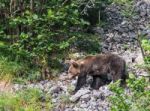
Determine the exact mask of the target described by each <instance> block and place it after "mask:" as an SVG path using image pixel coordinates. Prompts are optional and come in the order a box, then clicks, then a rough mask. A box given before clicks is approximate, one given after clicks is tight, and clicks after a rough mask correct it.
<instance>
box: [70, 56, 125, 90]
mask: <svg viewBox="0 0 150 111" xmlns="http://www.w3.org/2000/svg"><path fill="white" fill-rule="evenodd" d="M86 75H90V76H93V83H94V82H95V81H96V80H97V81H96V83H95V84H98V83H97V82H99V81H100V80H101V81H102V80H104V78H105V79H106V81H107V80H113V81H116V80H119V79H121V80H122V83H123V82H124V81H125V79H126V77H127V74H126V63H125V61H124V60H123V59H122V58H121V57H119V56H118V55H115V54H100V55H96V56H87V57H85V58H84V59H80V60H77V61H73V60H72V61H71V62H70V67H69V70H68V76H69V78H70V79H72V78H74V77H76V76H78V83H79V84H78V83H77V87H78V86H79V88H77V90H78V89H80V86H82V85H83V84H85V83H82V82H80V79H81V80H82V81H84V82H85V79H86ZM97 77H98V78H99V79H97ZM82 78H84V80H83V79H82ZM94 78H95V80H94ZM104 82H105V81H104ZM80 83H81V84H80ZM93 83H92V84H93ZM99 83H100V82H99ZM99 85H100V84H99ZM93 87H96V88H98V87H99V86H95V85H94V84H93Z"/></svg>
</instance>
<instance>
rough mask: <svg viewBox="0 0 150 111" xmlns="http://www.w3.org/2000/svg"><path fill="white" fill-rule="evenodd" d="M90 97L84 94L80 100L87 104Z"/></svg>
mask: <svg viewBox="0 0 150 111" xmlns="http://www.w3.org/2000/svg"><path fill="white" fill-rule="evenodd" d="M90 98H91V96H90V95H89V94H85V95H83V96H81V98H80V99H81V100H83V101H86V102H88V101H89V100H90Z"/></svg>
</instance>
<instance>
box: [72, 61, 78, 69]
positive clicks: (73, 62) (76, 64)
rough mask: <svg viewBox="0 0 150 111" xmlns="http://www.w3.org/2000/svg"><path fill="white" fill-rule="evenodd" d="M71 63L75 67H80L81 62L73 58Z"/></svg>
mask: <svg viewBox="0 0 150 111" xmlns="http://www.w3.org/2000/svg"><path fill="white" fill-rule="evenodd" d="M71 64H72V65H73V66H74V67H75V68H78V67H79V64H78V63H77V62H76V61H74V60H71Z"/></svg>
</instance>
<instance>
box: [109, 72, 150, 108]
mask: <svg viewBox="0 0 150 111" xmlns="http://www.w3.org/2000/svg"><path fill="white" fill-rule="evenodd" d="M149 85H150V84H149V82H147V81H146V80H145V78H136V77H135V76H134V75H132V74H131V75H130V77H129V79H128V80H127V86H128V89H124V88H122V87H119V82H116V83H114V84H111V85H110V89H111V91H112V92H113V93H114V94H113V95H112V96H110V98H109V99H110V102H111V111H149V110H150V91H149V89H146V88H148V86H149ZM127 90H128V91H127Z"/></svg>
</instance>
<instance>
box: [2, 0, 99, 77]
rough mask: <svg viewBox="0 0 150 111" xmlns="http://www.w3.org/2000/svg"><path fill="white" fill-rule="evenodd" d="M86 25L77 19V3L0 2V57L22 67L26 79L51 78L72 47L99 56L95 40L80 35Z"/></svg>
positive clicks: (78, 15)
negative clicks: (48, 75)
mask: <svg viewBox="0 0 150 111" xmlns="http://www.w3.org/2000/svg"><path fill="white" fill-rule="evenodd" d="M88 24H89V23H88V22H87V21H85V20H83V18H81V13H80V9H79V2H77V1H71V2H69V1H66V2H64V1H61V0H59V1H56V0H52V1H32V0H30V1H27V0H24V1H16V0H12V1H9V0H6V1H4V0H2V1H0V50H1V52H0V55H2V56H5V57H7V61H12V62H13V63H16V64H25V69H26V70H25V71H24V70H23V73H24V74H23V75H29V73H30V75H31V78H30V77H29V76H27V77H29V79H35V78H37V76H38V77H39V73H41V74H42V75H44V74H45V72H47V74H51V73H52V71H53V69H56V70H58V69H60V68H61V64H60V62H62V60H63V59H64V58H65V57H66V56H67V54H68V53H70V48H72V47H77V49H79V50H80V48H81V50H82V51H83V50H84V51H85V52H88V53H91V52H99V47H100V44H99V42H98V39H97V37H93V36H89V35H87V34H85V33H81V32H84V28H85V26H88ZM85 35H86V36H87V37H85ZM85 42H87V43H85ZM72 44H75V45H74V46H73V45H72ZM82 44H83V46H82ZM5 65H7V64H5ZM18 66H19V67H22V65H18ZM18 66H16V67H18ZM23 67H24V66H23ZM10 69H11V68H10ZM30 69H33V70H30ZM21 70H22V68H21ZM47 70H49V71H47ZM34 72H35V73H36V72H38V73H37V75H35V74H34ZM6 73H7V72H6ZM32 73H33V76H32ZM18 75H20V74H18Z"/></svg>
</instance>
